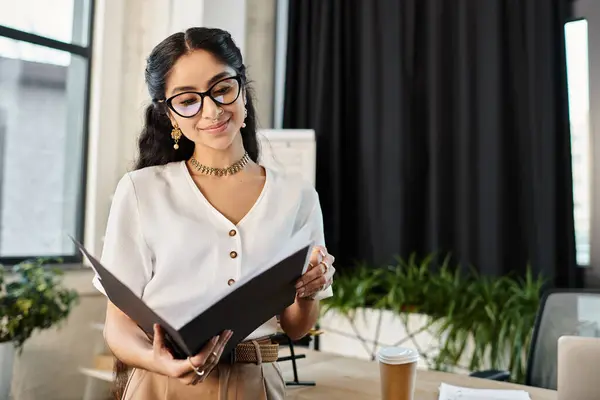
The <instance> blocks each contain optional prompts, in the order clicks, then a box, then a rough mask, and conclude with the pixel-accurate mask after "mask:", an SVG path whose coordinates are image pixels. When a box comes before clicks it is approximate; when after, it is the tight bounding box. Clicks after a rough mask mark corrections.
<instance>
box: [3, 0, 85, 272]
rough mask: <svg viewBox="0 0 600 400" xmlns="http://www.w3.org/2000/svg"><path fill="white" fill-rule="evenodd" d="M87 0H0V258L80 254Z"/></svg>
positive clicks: (13, 260) (6, 261)
mask: <svg viewBox="0 0 600 400" xmlns="http://www.w3.org/2000/svg"><path fill="white" fill-rule="evenodd" d="M92 12H93V0H53V1H47V0H29V1H20V2H15V1H12V0H0V263H2V264H7V265H9V264H13V263H16V262H19V261H20V260H22V259H26V258H32V257H61V258H63V260H65V261H66V262H69V261H75V260H79V259H80V258H79V257H78V256H77V255H76V254H77V252H76V250H75V248H74V246H73V244H72V242H71V241H70V238H69V236H73V237H75V238H77V239H81V236H82V233H83V205H84V192H85V187H84V176H85V151H84V150H85V148H86V138H87V112H88V87H89V73H90V56H91V49H90V44H91V32H92V27H91V22H92Z"/></svg>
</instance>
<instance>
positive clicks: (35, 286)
mask: <svg viewBox="0 0 600 400" xmlns="http://www.w3.org/2000/svg"><path fill="white" fill-rule="evenodd" d="M46 263H47V260H44V259H36V260H32V261H26V262H23V263H20V264H18V265H15V266H14V267H12V268H10V269H8V268H4V267H2V266H0V398H3V399H6V398H8V397H9V394H10V386H11V382H12V373H13V363H14V357H15V354H18V353H20V352H21V351H22V349H23V345H24V343H25V342H26V341H27V339H29V337H30V336H31V335H32V334H33V332H34V331H35V330H44V329H48V328H50V327H52V326H54V325H55V324H57V323H59V322H60V321H62V320H64V319H65V318H66V317H67V316H68V315H69V313H70V312H71V309H72V307H73V305H74V304H75V303H76V301H77V299H78V295H77V292H75V291H73V290H69V289H67V288H65V287H63V286H62V283H61V275H62V270H59V269H55V268H50V267H49V266H47V265H46Z"/></svg>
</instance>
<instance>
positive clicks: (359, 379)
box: [280, 347, 557, 400]
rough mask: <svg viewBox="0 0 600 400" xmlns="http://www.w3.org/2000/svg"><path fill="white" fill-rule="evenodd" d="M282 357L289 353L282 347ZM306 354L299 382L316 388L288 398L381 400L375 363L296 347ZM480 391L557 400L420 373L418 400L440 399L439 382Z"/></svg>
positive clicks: (288, 373)
mask: <svg viewBox="0 0 600 400" xmlns="http://www.w3.org/2000/svg"><path fill="white" fill-rule="evenodd" d="M280 353H281V354H280V355H281V356H284V355H287V354H289V353H288V352H287V347H282V349H281V352H280ZM297 353H298V354H306V358H305V359H301V360H298V361H297V363H298V379H299V380H300V381H303V380H306V381H315V382H316V383H317V385H316V386H314V387H302V386H300V387H288V389H287V397H286V398H288V399H293V400H320V399H323V400H325V399H327V400H338V399H339V400H374V399H380V398H381V396H380V389H379V366H378V365H377V363H376V362H370V361H366V360H360V359H354V358H348V357H343V356H339V355H335V354H328V353H323V352H316V351H312V350H307V349H304V348H297ZM280 365H281V369H282V371H283V374H284V377H285V378H286V379H289V380H291V379H292V378H293V376H292V363H291V361H285V362H282V363H281V364H280ZM441 382H444V383H447V384H450V385H456V386H464V387H472V388H478V389H521V390H526V391H527V392H529V396H530V397H531V399H532V400H556V398H557V397H556V392H555V391H553V390H545V389H538V388H533V387H528V386H521V385H515V384H510V383H505V382H496V381H491V380H487V379H478V378H471V377H468V376H465V375H457V374H449V373H445V372H438V371H424V370H419V371H418V374H417V389H416V392H415V400H438V396H439V391H438V389H439V386H440V383H441Z"/></svg>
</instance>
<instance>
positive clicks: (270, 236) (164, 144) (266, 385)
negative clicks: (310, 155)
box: [94, 28, 334, 400]
mask: <svg viewBox="0 0 600 400" xmlns="http://www.w3.org/2000/svg"><path fill="white" fill-rule="evenodd" d="M146 83H147V85H148V89H149V92H150V96H151V98H152V104H151V105H150V106H149V107H148V108H147V110H146V116H145V127H144V129H143V131H142V134H141V137H140V140H139V160H138V163H137V166H136V170H135V171H133V172H130V173H128V174H126V175H125V176H124V177H123V178H122V179H121V180H120V182H119V184H118V186H117V189H116V192H115V194H114V197H113V203H112V206H111V211H110V216H109V219H108V226H107V230H106V235H105V241H104V249H103V253H102V262H103V264H104V265H105V266H106V267H107V268H108V269H110V270H111V271H112V272H113V273H114V274H115V275H116V276H117V277H118V278H119V279H120V280H122V281H123V282H124V283H125V284H127V285H128V286H129V287H130V288H131V289H132V290H133V291H134V292H135V293H136V294H138V295H139V296H141V297H142V298H143V299H144V300H145V302H146V303H147V304H148V305H149V306H150V307H152V308H153V309H155V310H156V311H157V312H158V313H159V314H161V315H164V316H166V318H167V319H168V320H169V322H171V323H172V324H173V325H174V326H176V327H177V326H181V325H183V324H184V323H185V322H187V321H188V320H190V319H191V318H192V317H194V316H195V315H196V313H197V311H198V309H199V308H201V307H202V305H203V304H204V302H205V301H207V299H209V298H211V297H213V296H215V295H218V294H219V293H223V292H226V291H228V290H231V286H234V285H235V283H236V281H237V280H238V279H240V278H241V277H242V276H243V275H245V274H247V273H249V272H251V271H252V268H256V267H257V266H259V265H261V263H264V262H267V261H269V260H270V259H271V258H272V257H273V256H275V255H276V254H277V253H278V251H279V250H281V248H282V247H283V246H285V244H286V243H287V240H288V239H290V238H291V236H292V235H293V234H294V233H296V232H298V231H299V230H300V229H309V230H310V232H311V236H312V239H313V240H315V242H316V243H317V244H319V246H317V250H316V251H315V252H314V253H313V254H312V256H311V258H310V263H309V268H308V270H307V272H306V273H305V274H304V275H303V276H302V277H301V278H300V279H299V281H298V282H297V285H296V287H297V296H296V300H295V302H294V303H293V304H292V305H291V306H290V307H288V308H287V309H285V310H282V312H281V314H280V315H279V323H280V326H281V328H282V329H283V330H284V331H285V332H286V333H287V334H288V335H289V336H290V337H291V338H292V339H299V338H301V337H303V336H304V335H306V334H307V332H308V331H309V329H310V328H311V327H312V326H313V325H314V324H315V322H316V320H317V316H318V313H319V306H318V301H319V299H322V298H324V297H327V296H331V294H332V291H331V282H332V276H333V273H334V268H333V266H332V263H333V260H334V258H333V256H331V255H329V254H328V253H327V251H326V249H325V247H324V239H323V227H322V215H321V208H320V205H319V201H318V196H317V194H316V192H315V190H314V189H313V187H312V186H311V185H310V184H308V183H306V182H303V181H301V180H299V179H298V178H292V177H287V176H286V177H284V176H282V175H281V174H279V173H276V172H275V171H272V170H270V169H266V168H264V167H262V166H261V165H259V164H258V158H259V148H258V143H257V138H256V114H255V110H254V107H253V103H252V97H251V91H250V87H249V85H248V79H247V77H246V69H245V66H244V64H243V62H242V56H241V53H240V50H239V49H238V48H237V47H236V45H235V44H234V43H233V41H232V39H231V36H230V35H229V34H228V33H227V32H224V31H222V30H218V29H207V28H192V29H189V30H188V31H186V32H185V33H177V34H174V35H172V36H170V37H168V38H167V39H165V40H164V41H163V42H162V43H160V44H159V45H158V46H156V48H155V49H154V50H153V51H152V53H151V54H150V56H149V58H148V61H147V67H146ZM94 284H95V285H96V287H97V288H98V289H99V290H101V291H103V290H102V286H101V283H100V281H99V280H98V279H97V278H94ZM277 329H278V322H277V318H276V316H273V318H272V319H271V320H270V321H268V322H267V323H265V324H264V325H262V326H261V327H259V328H258V329H257V330H256V331H255V332H253V333H252V334H251V335H250V336H248V337H247V338H246V340H245V341H244V342H242V343H240V344H238V345H237V346H238V348H237V349H238V350H239V351H237V352H236V353H237V354H238V355H240V356H238V359H236V361H235V362H234V363H231V362H224V361H222V360H221V354H222V352H223V348H224V346H225V344H226V343H227V341H228V340H229V338H230V336H231V332H223V333H222V334H221V335H220V336H219V337H215V338H213V340H212V341H211V342H210V343H209V344H207V345H206V346H205V347H204V348H203V349H202V350H201V351H200V352H199V354H197V355H195V356H193V357H189V358H188V359H186V360H180V359H175V358H174V357H173V356H172V355H171V353H170V352H169V351H168V350H167V348H166V346H165V342H164V334H163V332H162V330H161V328H160V327H158V326H156V327H155V332H154V335H153V339H152V341H151V339H148V337H147V336H146V335H145V334H144V333H143V332H142V331H141V330H140V329H139V328H138V326H137V325H136V324H135V323H134V322H133V321H132V320H131V319H129V318H128V317H127V316H126V315H125V314H123V313H122V312H121V311H120V310H119V309H117V308H116V307H115V306H114V305H113V304H111V303H110V302H109V304H108V309H107V314H106V324H105V331H104V336H105V339H106V342H107V344H108V346H109V347H110V349H111V350H112V352H113V353H114V355H115V356H116V358H117V359H118V360H119V363H121V365H123V364H124V365H127V366H128V367H130V368H132V371H131V372H130V373H129V377H128V380H127V382H126V387H125V388H124V393H122V398H124V399H133V398H135V399H144V400H152V399H200V398H202V399H234V398H238V399H239V398H244V399H252V400H255V399H281V398H283V397H284V394H285V385H284V381H283V378H282V376H281V372H280V370H279V368H278V366H277V363H276V362H274V361H275V360H276V358H277V349H278V348H277V345H276V344H273V343H271V340H270V337H271V336H272V335H273V334H275V333H276V331H277ZM242 354H245V356H244V357H241V355H242Z"/></svg>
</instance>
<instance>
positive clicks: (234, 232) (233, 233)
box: [229, 229, 237, 237]
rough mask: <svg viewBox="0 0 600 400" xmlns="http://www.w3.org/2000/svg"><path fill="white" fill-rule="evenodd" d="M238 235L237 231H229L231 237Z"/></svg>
mask: <svg viewBox="0 0 600 400" xmlns="http://www.w3.org/2000/svg"><path fill="white" fill-rule="evenodd" d="M236 233H237V232H236V231H235V229H232V230H230V231H229V236H231V237H234V236H235V234H236Z"/></svg>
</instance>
